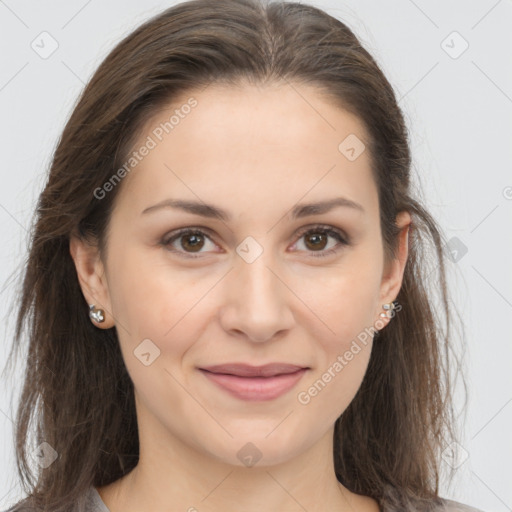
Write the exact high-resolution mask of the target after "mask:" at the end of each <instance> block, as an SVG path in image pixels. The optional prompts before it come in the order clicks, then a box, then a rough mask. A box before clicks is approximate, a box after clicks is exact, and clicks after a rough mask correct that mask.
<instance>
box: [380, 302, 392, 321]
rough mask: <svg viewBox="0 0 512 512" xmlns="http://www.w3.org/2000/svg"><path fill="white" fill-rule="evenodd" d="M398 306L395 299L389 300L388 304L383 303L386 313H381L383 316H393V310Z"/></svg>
mask: <svg viewBox="0 0 512 512" xmlns="http://www.w3.org/2000/svg"><path fill="white" fill-rule="evenodd" d="M395 308H396V305H395V301H391V302H388V303H386V304H382V309H383V310H384V313H381V314H380V317H381V318H393V316H394V315H393V310H394V309H395Z"/></svg>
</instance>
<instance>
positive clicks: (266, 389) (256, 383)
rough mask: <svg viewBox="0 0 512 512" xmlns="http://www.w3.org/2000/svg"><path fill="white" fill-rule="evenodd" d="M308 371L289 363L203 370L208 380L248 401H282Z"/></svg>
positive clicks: (219, 367)
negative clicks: (281, 397)
mask: <svg viewBox="0 0 512 512" xmlns="http://www.w3.org/2000/svg"><path fill="white" fill-rule="evenodd" d="M308 369H309V368H308V367H302V366H297V365H292V364H286V363H271V364H266V365H263V366H251V365H247V364H243V363H231V364H223V365H215V366H208V367H206V368H199V370H200V371H201V372H202V373H203V375H205V376H206V378H207V379H208V381H210V382H213V383H214V384H215V385H216V386H217V387H218V388H220V389H222V390H223V391H225V392H227V393H228V394H230V395H231V396H234V397H235V398H238V399H240V400H246V401H265V400H273V399H275V398H278V397H279V396H281V395H283V394H285V393H286V392H287V391H289V390H290V389H292V388H293V387H294V386H295V385H296V384H297V383H298V382H299V380H300V379H301V378H302V376H303V375H304V374H305V373H306V372H307V371H308Z"/></svg>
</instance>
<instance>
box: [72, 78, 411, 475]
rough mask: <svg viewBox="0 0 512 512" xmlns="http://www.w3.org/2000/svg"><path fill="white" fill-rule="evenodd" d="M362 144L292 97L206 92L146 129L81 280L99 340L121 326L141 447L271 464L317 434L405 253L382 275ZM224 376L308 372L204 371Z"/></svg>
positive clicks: (391, 293) (307, 92)
mask: <svg viewBox="0 0 512 512" xmlns="http://www.w3.org/2000/svg"><path fill="white" fill-rule="evenodd" d="M185 105H188V107H186V106H185ZM171 116H174V117H173V118H171ZM165 123H167V124H165ZM366 140H367V139H366V135H365V132H364V129H363V126H362V124H361V123H360V122H359V121H358V119H357V118H356V117H354V116H353V115H350V114H348V113H347V112H345V111H342V110H340V109H338V108H336V107H334V106H332V105H331V103H328V102H327V101H326V100H324V99H322V96H320V95H319V93H318V91H316V90H315V89H313V88H309V87H305V86H299V85H294V86H293V87H291V86H289V85H283V86H277V85H276V86H269V87H264V88H261V89H260V88H257V87H255V86H244V87H240V88H222V87H220V86H218V85H211V86H209V87H208V88H207V89H206V90H204V91H203V92H197V93H190V94H187V95H184V96H183V97H182V98H180V99H179V101H176V102H174V103H173V104H172V105H170V106H169V107H168V109H166V110H161V111H159V112H158V114H157V115H156V116H155V117H154V118H153V119H152V120H151V122H150V123H148V125H147V127H146V130H145V132H144V133H143V134H142V135H141V137H140V139H139V141H138V143H137V144H135V150H136V151H137V155H138V156H135V157H134V158H137V163H136V165H135V166H134V167H133V168H131V169H130V171H129V172H128V173H127V176H126V177H124V179H123V181H122V182H121V184H118V185H117V186H120V187H122V188H121V190H120V191H119V192H120V194H119V196H118V198H117V202H116V205H115V209H114V211H113V214H112V217H111V223H110V226H109V232H108V238H107V244H108V253H107V256H106V261H104V262H103V263H104V266H103V264H102V263H101V262H100V261H97V262H96V263H95V266H94V269H93V271H91V273H90V274H88V275H86V272H84V271H82V270H81V268H80V265H78V266H77V269H78V271H79V274H80V275H81V277H82V279H81V280H82V285H83V289H84V294H85V295H86V298H87V299H88V300H89V302H90V303H95V304H96V306H97V307H103V309H105V310H106V311H107V320H106V322H105V323H104V324H99V325H98V327H110V326H112V325H115V326H116V331H117V334H118V337H119V342H120V345H121V349H122V354H123V357H124V361H125V364H126V367H127V369H128V372H129V374H130V377H131V378H132V380H133V383H134V386H135V393H136V402H137V415H138V421H139V430H140V435H141V436H144V435H146V436H149V435H150V434H155V435H156V433H158V436H159V437H158V439H159V441H158V443H159V444H160V445H161V446H162V447H164V446H165V445H166V442H165V441H164V440H165V439H168V440H172V443H174V444H175V445H177V444H182V445H183V444H184V445H186V446H187V447H188V448H193V449H195V450H198V451H199V452H201V453H202V454H205V455H208V456H210V457H213V458H215V459H217V460H222V461H224V462H227V463H230V464H237V465H242V464H246V465H252V463H254V461H256V462H257V463H258V464H259V465H266V464H275V463H279V462H282V461H284V460H287V459H291V458H292V457H294V456H297V455H299V454H300V453H302V452H305V451H306V450H307V449H309V448H311V447H312V446H313V445H314V444H315V443H316V442H318V441H319V440H320V439H322V438H324V436H326V435H330V429H332V428H333V425H334V422H335V421H336V419H337V418H338V417H339V416H340V415H341V413H343V411H344V410H345V409H346V408H347V406H348V405H349V403H350V402H351V400H352V399H353V398H354V395H355V394H356V391H357V390H358V388H359V386H360V384H361V381H362V379H363V377H364V374H365V371H366V368H367V365H368V361H369V357H370V353H371V348H372V334H373V332H374V329H375V328H377V329H379V328H383V327H384V326H385V325H386V322H387V321H388V320H383V319H382V318H380V316H379V315H380V313H382V312H383V309H382V304H383V303H385V302H389V301H391V300H393V299H394V298H395V297H396V295H397V294H398V291H399V288H400V285H401V279H402V273H403V267H404V264H405V258H406V251H407V241H406V231H407V230H406V229H405V230H403V232H402V236H401V239H400V240H401V252H400V255H401V258H400V259H397V260H394V261H393V262H392V264H390V265H385V262H384V255H383V246H382V238H381V231H380V225H379V204H378V196H377V189H376V185H375V183H374V180H373V178H372V175H371V172H370V155H369V152H368V151H367V150H365V149H364V146H363V145H362V144H365V143H366V142H365V141H366ZM142 147H146V150H144V149H140V148H142ZM127 160H128V159H127ZM134 162H135V161H132V164H133V163H134ZM127 168H130V166H129V165H128V166H127ZM106 189H108V186H107V187H106ZM107 193H108V192H107ZM171 201H173V202H175V204H177V206H174V207H173V206H172V205H171ZM179 203H181V204H182V205H184V207H179ZM313 204H317V206H312V205H313ZM307 205H310V206H307ZM220 211H222V214H220V213H219V212H220ZM408 219H409V218H408V216H405V217H400V219H399V223H401V225H405V224H406V223H408ZM184 229H187V230H192V232H193V233H192V234H190V233H188V234H187V233H186V232H184V233H181V234H180V230H184ZM404 233H405V235H404ZM73 243H75V242H73ZM72 247H75V248H76V247H80V244H76V245H75V246H73V245H72ZM77 250H78V251H80V250H81V249H77ZM73 251H74V249H72V253H73ZM74 254H75V256H76V255H77V254H78V256H80V254H82V253H80V252H75V253H74ZM83 254H85V253H83ZM79 259H80V258H79V257H78V258H76V257H75V260H76V261H78V260H79ZM103 270H104V274H103ZM85 282H87V285H86V286H84V283H85ZM376 342H377V341H376ZM232 363H241V364H245V365H251V366H261V365H266V364H268V363H284V364H288V365H296V366H297V367H300V368H305V370H302V371H299V372H297V373H295V374H293V375H290V374H289V375H288V376H287V377H286V376H281V377H276V376H274V377H271V378H270V377H267V378H265V377H252V378H249V377H242V376H238V377H233V376H231V377H229V376H224V377H222V376H219V375H218V374H217V377H214V376H212V374H209V373H208V372H205V371H204V369H205V368H207V367H211V366H213V365H224V364H232ZM282 370H283V369H281V370H279V369H274V371H273V372H272V371H271V373H273V374H276V373H280V372H281V371H282ZM290 370H291V368H289V369H288V370H285V371H290ZM221 371H224V372H229V371H234V372H235V373H240V370H239V369H238V370H237V369H234V370H233V369H226V368H224V369H223V370H221ZM222 383H223V385H222ZM226 386H227V387H226ZM162 435H163V436H164V437H162ZM166 436H167V437H166ZM249 443H250V444H249ZM163 449H165V448H163ZM257 459H260V460H259V461H258V460H257ZM251 460H252V461H253V462H252V463H251V462H249V461H251Z"/></svg>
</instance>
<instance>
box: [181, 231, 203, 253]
mask: <svg viewBox="0 0 512 512" xmlns="http://www.w3.org/2000/svg"><path fill="white" fill-rule="evenodd" d="M180 238H181V247H182V248H183V249H185V250H191V251H192V252H197V251H199V250H201V248H202V247H203V246H204V240H203V239H202V235H199V234H195V233H194V234H191V235H181V237H180Z"/></svg>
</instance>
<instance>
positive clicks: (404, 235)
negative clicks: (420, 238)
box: [380, 211, 411, 304]
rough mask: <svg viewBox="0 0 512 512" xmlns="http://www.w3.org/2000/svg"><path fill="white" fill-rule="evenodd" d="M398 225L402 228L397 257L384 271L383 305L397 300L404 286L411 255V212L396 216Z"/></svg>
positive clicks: (381, 290) (382, 286) (381, 298)
mask: <svg viewBox="0 0 512 512" xmlns="http://www.w3.org/2000/svg"><path fill="white" fill-rule="evenodd" d="M396 225H397V226H398V227H399V228H400V233H399V234H398V249H397V254H396V257H395V258H393V259H392V260H391V261H389V262H388V263H387V265H386V266H385V269H384V273H383V276H382V281H381V287H380V301H381V304H384V303H386V302H391V301H393V300H395V298H396V296H397V295H398V292H399V291H400V288H401V286H402V280H403V276H404V270H405V264H406V263H407V256H408V254H409V227H410V225H411V215H410V214H409V212H407V211H402V212H400V213H399V214H398V215H397V216H396Z"/></svg>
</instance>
